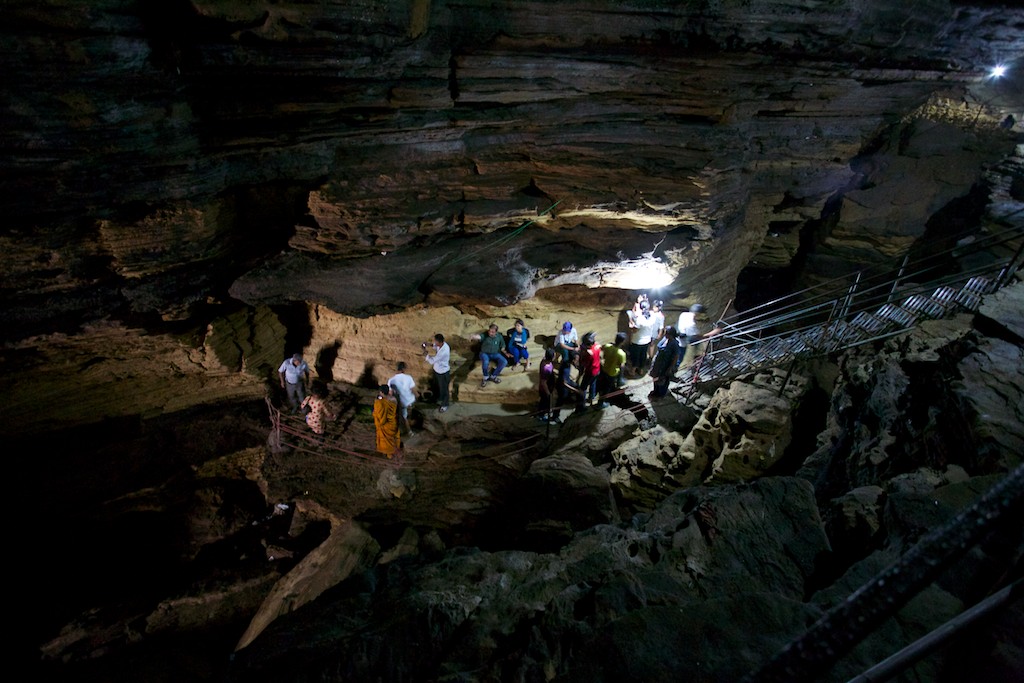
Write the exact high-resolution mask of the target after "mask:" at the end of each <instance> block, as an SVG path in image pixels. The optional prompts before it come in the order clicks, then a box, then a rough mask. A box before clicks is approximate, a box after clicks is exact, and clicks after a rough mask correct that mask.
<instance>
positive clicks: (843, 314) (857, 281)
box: [839, 270, 862, 318]
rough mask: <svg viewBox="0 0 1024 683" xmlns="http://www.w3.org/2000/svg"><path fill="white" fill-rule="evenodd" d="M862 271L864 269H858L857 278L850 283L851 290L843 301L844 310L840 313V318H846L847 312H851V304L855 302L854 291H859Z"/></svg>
mask: <svg viewBox="0 0 1024 683" xmlns="http://www.w3.org/2000/svg"><path fill="white" fill-rule="evenodd" d="M861 272H862V271H859V270H858V271H857V278H856V279H855V280H854V281H853V284H852V285H850V289H849V291H847V292H846V299H845V301H843V310H842V312H841V313H840V314H839V317H840V318H845V317H846V316H847V314H849V312H850V304H852V303H853V294H854V292H856V291H857V285H859V284H860V275H861Z"/></svg>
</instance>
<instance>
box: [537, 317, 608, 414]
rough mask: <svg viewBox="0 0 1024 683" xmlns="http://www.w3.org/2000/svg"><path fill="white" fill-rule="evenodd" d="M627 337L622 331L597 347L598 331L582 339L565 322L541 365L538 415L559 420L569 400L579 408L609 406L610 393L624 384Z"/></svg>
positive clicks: (567, 322) (546, 351) (547, 350)
mask: <svg viewBox="0 0 1024 683" xmlns="http://www.w3.org/2000/svg"><path fill="white" fill-rule="evenodd" d="M626 338H627V337H626V333H625V332H619V333H618V334H616V335H615V340H614V341H610V342H608V343H606V344H604V345H603V346H598V343H597V335H596V333H594V332H587V333H586V334H584V335H583V337H582V338H581V337H580V336H579V333H578V332H577V331H576V328H575V327H573V324H572V323H571V322H569V321H566V322H564V323H563V324H562V328H561V330H560V331H559V333H558V334H557V335H556V336H555V343H554V346H552V347H550V348H548V349H546V350H545V351H544V360H543V361H541V364H540V373H539V377H538V400H537V413H538V414H537V418H538V419H539V420H542V421H545V422H552V423H558V422H559V418H558V414H559V412H560V408H561V407H562V406H564V405H565V404H566V403H569V402H570V401H571V402H572V403H574V404H575V406H576V409H577V410H583V409H585V408H586V407H587V405H588V404H589V405H592V406H593V407H595V408H605V407H607V406H608V400H607V399H608V398H609V396H610V395H611V394H612V393H613V392H615V391H617V390H619V389H621V388H622V387H623V385H624V384H625V379H624V377H623V369H624V367H625V364H626V352H625V350H624V349H623V348H622V347H623V346H624V345H625V343H626ZM574 371H575V373H574ZM574 374H575V377H574Z"/></svg>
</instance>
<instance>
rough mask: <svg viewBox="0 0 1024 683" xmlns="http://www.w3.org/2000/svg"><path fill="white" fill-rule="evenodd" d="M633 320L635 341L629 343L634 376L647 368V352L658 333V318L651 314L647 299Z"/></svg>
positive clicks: (641, 304)
mask: <svg viewBox="0 0 1024 683" xmlns="http://www.w3.org/2000/svg"><path fill="white" fill-rule="evenodd" d="M631 322H632V324H633V327H634V332H633V341H632V342H631V343H630V345H629V351H630V359H629V362H630V365H632V366H633V376H634V377H640V376H641V375H643V374H644V372H645V371H646V370H647V352H648V349H650V346H651V340H652V339H654V335H655V334H656V333H657V330H656V329H655V326H656V325H657V324H658V320H657V318H655V317H654V316H653V315H652V314H651V307H650V304H648V303H647V301H646V300H645V301H642V302H640V313H639V314H638V315H637V316H636V317H635V318H633V319H632V321H631Z"/></svg>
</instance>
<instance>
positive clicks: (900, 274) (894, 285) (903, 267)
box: [885, 254, 910, 304]
mask: <svg viewBox="0 0 1024 683" xmlns="http://www.w3.org/2000/svg"><path fill="white" fill-rule="evenodd" d="M909 258H910V254H904V256H903V263H901V264H900V271H899V272H898V273H897V274H896V279H895V280H893V281H892V288H891V289H890V290H889V296H888V297H886V299H885V303H887V304H891V303H892V298H893V297H894V296H896V288H897V287H899V286H900V280H902V279H903V273H904V271H906V269H907V260H908V259H909Z"/></svg>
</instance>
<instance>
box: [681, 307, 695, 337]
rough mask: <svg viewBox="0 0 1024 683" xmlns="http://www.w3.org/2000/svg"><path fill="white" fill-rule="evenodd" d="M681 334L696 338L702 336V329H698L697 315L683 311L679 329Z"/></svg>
mask: <svg viewBox="0 0 1024 683" xmlns="http://www.w3.org/2000/svg"><path fill="white" fill-rule="evenodd" d="M677 329H678V330H679V334H685V335H686V336H687V337H696V336H697V335H699V334H700V329H698V327H697V314H696V313H691V312H689V311H683V312H682V313H680V314H679V326H678V328H677Z"/></svg>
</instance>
